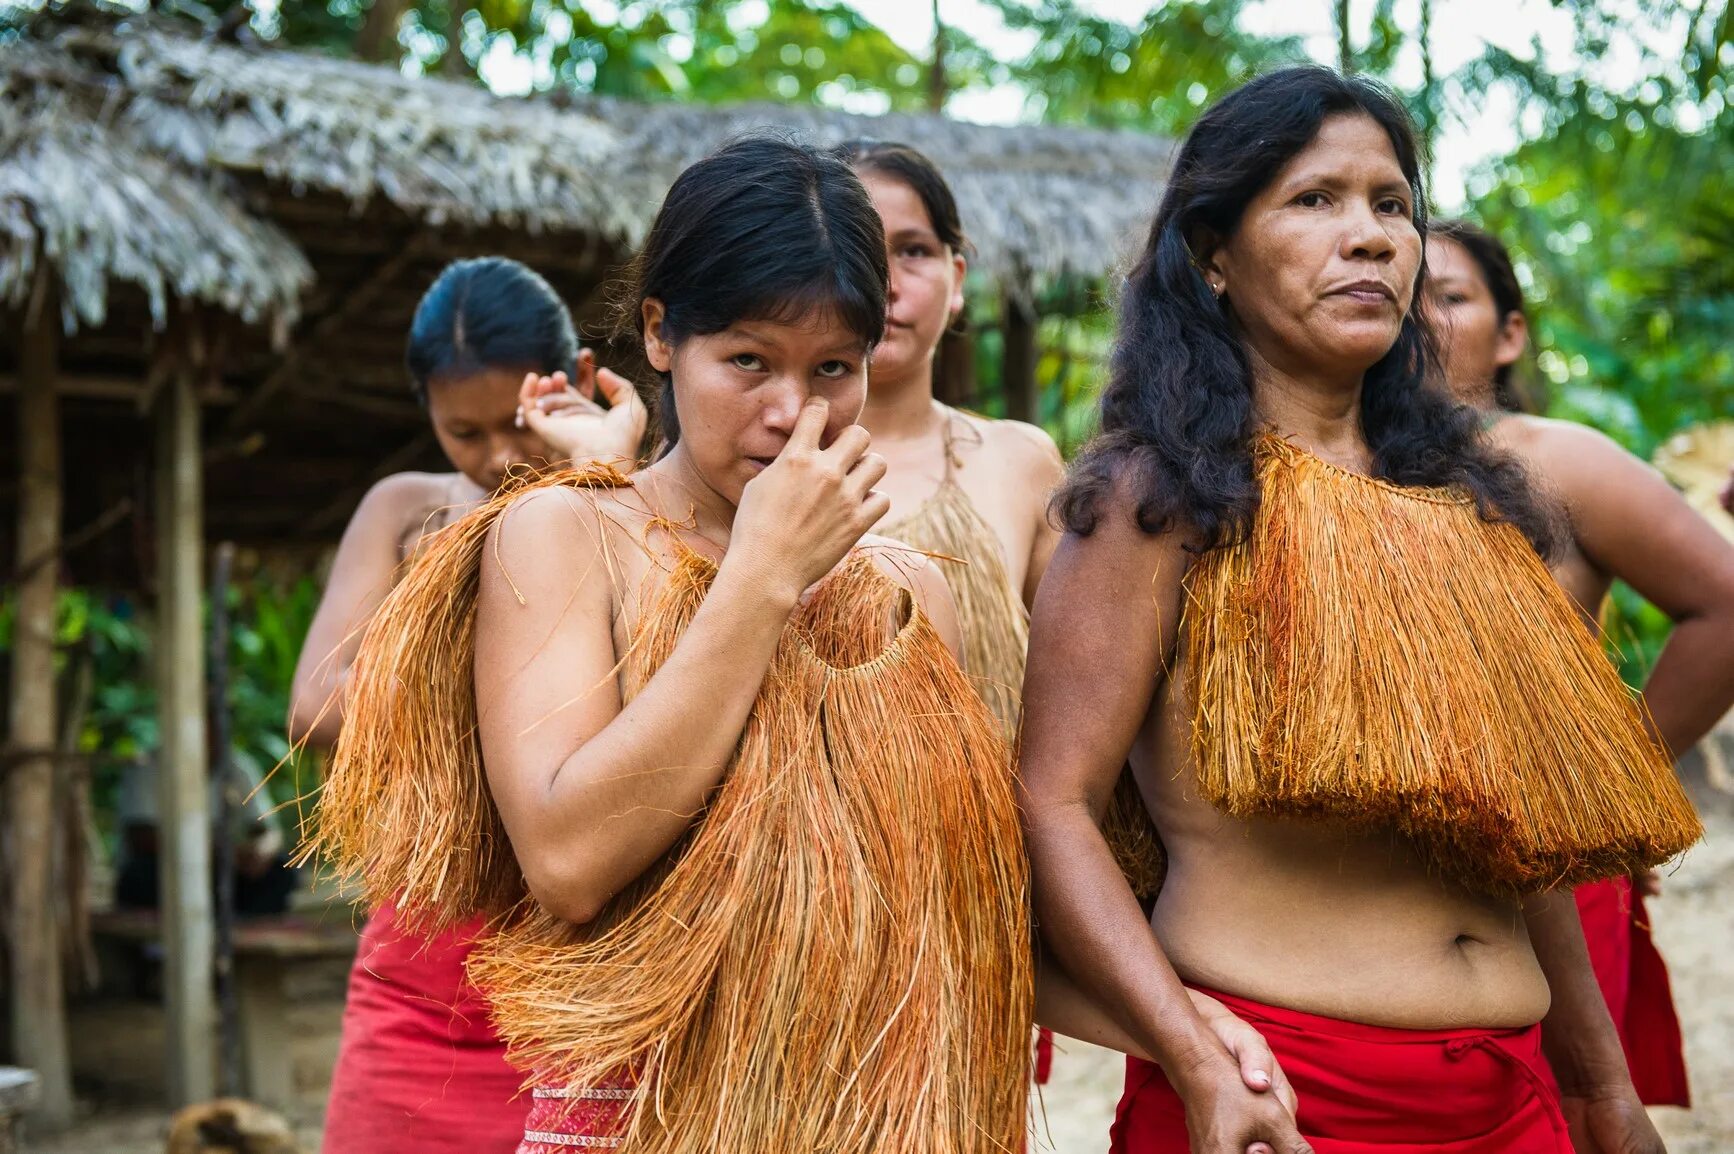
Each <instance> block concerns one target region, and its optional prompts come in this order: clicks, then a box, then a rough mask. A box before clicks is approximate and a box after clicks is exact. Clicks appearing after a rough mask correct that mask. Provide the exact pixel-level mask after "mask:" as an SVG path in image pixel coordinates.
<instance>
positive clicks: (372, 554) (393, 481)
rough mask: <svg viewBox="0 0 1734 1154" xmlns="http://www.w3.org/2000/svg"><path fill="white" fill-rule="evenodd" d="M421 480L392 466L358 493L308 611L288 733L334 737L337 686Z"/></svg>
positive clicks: (422, 501) (301, 737) (419, 501)
mask: <svg viewBox="0 0 1734 1154" xmlns="http://www.w3.org/2000/svg"><path fill="white" fill-rule="evenodd" d="M426 485H427V482H426V479H425V478H424V477H422V476H421V475H418V474H410V473H399V474H397V475H396V476H392V477H387V478H385V479H384V480H383V481H381V482H379V483H378V484H377V485H375V486H374V487H373V488H372V489H370V490H368V493H367V496H365V497H363V498H362V499H361V504H360V505H359V506H357V508H356V510H355V515H354V516H353V517H351V518H350V519H349V525H348V527H347V528H345V529H344V530H343V540H342V541H341V542H340V543H339V544H338V546H337V556H336V558H335V559H334V560H333V561H332V563H331V576H330V579H329V580H327V581H326V583H325V593H324V595H323V596H322V597H320V599H319V608H318V610H316V611H315V612H314V614H313V623H312V625H311V626H309V627H308V630H307V637H306V640H304V641H303V642H302V644H301V656H300V658H299V659H297V660H296V662H295V679H294V682H293V683H292V688H291V690H290V696H289V739H290V740H291V741H295V742H301V741H305V742H307V743H308V744H310V745H315V746H323V747H329V746H331V745H334V744H336V742H337V734H338V731H339V730H340V729H341V728H342V725H343V693H344V689H345V687H346V686H347V684H348V682H349V667H350V666H351V665H352V664H353V663H354V662H355V654H356V651H357V650H359V649H360V648H361V635H362V632H363V631H364V630H365V629H366V628H367V622H368V620H369V619H371V618H372V616H373V614H374V611H375V610H377V609H378V608H379V605H380V602H382V601H384V600H385V596H386V594H387V593H389V592H391V585H392V579H393V576H394V575H395V574H396V572H397V567H398V564H399V561H400V560H401V559H400V558H399V556H398V548H399V542H400V541H401V540H402V539H403V536H404V534H405V532H406V530H408V529H410V528H412V526H411V525H410V524H409V522H410V521H411V520H412V519H413V518H414V517H416V516H417V515H418V514H419V513H420V511H421V510H422V509H423V508H424V507H426V506H427V504H428V502H427V500H426Z"/></svg>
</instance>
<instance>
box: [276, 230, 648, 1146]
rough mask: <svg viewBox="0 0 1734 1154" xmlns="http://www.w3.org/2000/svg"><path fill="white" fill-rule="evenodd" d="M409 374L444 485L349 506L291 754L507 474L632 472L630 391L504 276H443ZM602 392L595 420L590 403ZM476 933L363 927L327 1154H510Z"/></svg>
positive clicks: (528, 292) (534, 291) (503, 1087)
mask: <svg viewBox="0 0 1734 1154" xmlns="http://www.w3.org/2000/svg"><path fill="white" fill-rule="evenodd" d="M405 360H406V362H407V365H408V368H409V375H410V383H411V386H412V388H413V389H414V390H415V394H416V397H417V399H418V400H420V401H421V402H422V404H423V405H424V406H425V407H426V408H427V411H428V420H429V422H430V423H431V424H432V426H433V430H434V435H435V437H436V438H437V439H438V441H439V444H440V448H441V449H442V450H443V451H444V453H445V455H446V459H447V460H448V461H450V462H451V464H452V467H453V471H452V472H449V473H397V474H394V475H392V476H390V477H387V478H385V479H384V480H382V481H380V482H379V483H378V484H377V485H375V486H374V487H373V488H372V489H371V490H370V491H369V492H368V494H367V496H366V497H364V498H363V499H362V502H361V505H360V507H359V508H357V509H356V511H355V515H354V517H352V518H351V520H350V522H349V526H348V528H346V529H345V530H344V533H343V540H342V543H341V544H340V545H339V546H338V550H337V556H336V558H335V560H334V561H333V562H332V566H331V575H330V578H329V580H328V582H327V584H326V588H325V595H324V597H323V598H321V600H320V602H319V610H318V612H317V613H316V614H315V616H314V619H313V624H312V626H311V628H310V629H309V630H308V634H307V639H306V641H305V642H304V643H303V646H302V650H301V659H300V661H299V663H298V664H297V666H296V669H295V685H294V693H293V696H292V707H291V712H290V717H289V728H290V734H291V737H292V738H293V739H294V740H295V741H298V742H300V741H308V742H311V743H313V744H314V745H318V746H327V747H328V746H331V745H333V744H335V743H336V742H337V740H338V736H339V734H340V733H341V731H342V726H343V716H344V705H345V703H344V694H345V692H346V690H347V687H348V684H349V681H350V675H351V669H352V667H353V665H354V662H355V656H356V652H357V650H358V649H359V648H360V645H361V635H362V632H363V630H364V629H365V628H366V625H367V623H368V621H369V620H371V618H372V617H373V614H374V613H375V612H376V611H377V610H378V608H379V605H380V604H381V602H383V601H384V599H385V597H386V595H387V594H388V593H389V592H390V590H391V588H392V586H393V584H394V583H395V581H396V580H397V578H398V577H399V576H400V575H401V573H402V570H403V566H404V563H405V562H406V561H407V560H408V559H409V558H410V557H411V556H413V555H414V554H415V553H416V552H417V551H418V549H420V548H422V547H423V543H424V542H425V540H426V539H427V538H428V537H429V535H430V534H433V533H436V532H437V531H439V530H440V529H442V528H444V527H445V526H447V525H450V524H452V523H453V522H454V521H456V520H457V519H459V518H460V517H462V516H463V515H464V514H465V513H466V512H468V511H469V510H471V509H473V508H475V507H476V506H477V505H478V504H480V503H481V502H482V501H484V500H485V499H486V498H487V497H488V496H489V495H491V494H492V493H493V492H495V491H496V490H497V489H498V488H499V487H500V486H501V484H503V483H504V482H505V480H506V479H507V477H508V475H509V474H510V473H512V472H513V471H514V470H517V469H520V468H529V469H536V468H547V467H550V466H553V465H559V464H564V463H566V462H571V461H576V462H586V461H590V460H605V461H619V462H621V463H622V464H628V463H630V462H631V461H632V460H633V459H634V458H636V456H637V454H638V452H639V443H640V441H641V440H642V438H643V435H644V428H645V424H646V418H647V414H646V410H645V407H644V404H643V402H641V401H640V400H639V399H638V397H637V394H636V393H634V392H633V390H632V387H631V386H630V385H629V384H627V383H626V381H624V380H623V379H622V378H620V377H619V376H617V375H615V374H613V373H610V372H608V371H607V370H602V371H600V372H598V371H597V370H596V368H595V364H594V361H593V359H592V357H591V355H590V353H589V351H588V350H580V349H579V348H578V340H577V335H576V333H575V332H574V330H573V327H572V319H571V317H570V316H569V315H568V313H567V311H566V306H565V305H563V304H562V303H561V302H560V299H559V298H558V297H557V296H556V295H555V294H554V290H553V289H552V288H550V287H549V286H548V283H547V282H546V281H544V280H543V279H542V278H541V277H539V276H537V275H536V274H535V273H534V272H532V271H531V270H530V269H528V268H526V267H525V266H523V265H521V264H519V263H517V262H516V261H511V260H505V259H502V258H499V257H486V258H482V259H477V260H463V261H458V262H456V263H454V264H451V265H449V266H447V268H446V269H445V270H444V271H443V272H442V273H441V274H440V276H439V278H438V279H437V280H435V281H434V283H433V285H432V287H431V288H429V289H428V291H427V294H426V295H425V296H423V298H422V300H421V302H420V304H419V305H418V306H417V308H416V313H415V318H414V320H413V321H412V323H411V326H410V335H409V341H408V351H407V354H406V357H405ZM569 375H570V377H571V378H572V379H575V380H576V382H577V384H576V386H575V387H571V388H568V387H567V384H566V381H567V379H568V377H569ZM598 388H600V390H601V391H602V393H603V394H604V396H605V397H606V399H607V400H608V402H609V405H610V407H609V408H608V409H607V410H606V411H604V410H603V409H601V408H600V406H598V405H596V403H595V401H594V400H593V397H594V394H595V392H596V391H597V389H598ZM479 928H480V924H479V923H473V924H470V925H466V926H463V927H459V928H457V929H454V930H453V931H451V932H449V933H446V934H443V935H440V936H439V937H436V938H431V939H429V938H424V937H422V936H419V935H416V934H413V933H408V932H405V931H404V930H403V928H402V927H400V926H399V925H398V924H397V920H396V917H395V914H394V911H393V909H392V908H391V907H390V906H389V905H387V906H386V907H384V908H382V909H380V910H378V911H376V912H375V913H374V914H373V916H372V917H371V918H369V919H368V922H367V926H366V928H365V929H364V930H363V932H362V936H361V944H360V947H359V949H358V950H357V952H356V960H355V966H354V968H353V970H352V971H351V973H350V979H349V993H348V998H347V1001H346V1003H345V1005H344V1018H343V1039H342V1043H341V1046H340V1048H339V1050H338V1057H337V1066H336V1069H335V1071H334V1072H333V1075H332V1087H331V1096H330V1100H329V1103H328V1105H327V1109H326V1124H325V1137H324V1146H323V1150H324V1154H397V1152H399V1151H401V1152H404V1154H409V1152H411V1151H413V1152H414V1154H438V1152H441V1151H451V1152H452V1154H459V1152H462V1154H488V1152H490V1151H509V1150H512V1149H514V1148H515V1147H516V1145H517V1143H518V1140H519V1138H521V1137H522V1135H523V1129H524V1115H525V1113H526V1111H527V1110H528V1104H527V1103H525V1102H524V1101H522V1100H521V1099H519V1098H518V1097H517V1090H518V1083H519V1081H520V1080H521V1079H520V1075H518V1074H517V1073H516V1072H514V1071H513V1070H512V1068H511V1067H510V1066H508V1065H506V1061H505V1044H504V1043H503V1042H501V1041H500V1040H499V1038H498V1037H497V1036H496V1035H495V1034H494V1032H493V1030H492V1029H491V1028H490V1027H489V1025H488V1020H487V1012H486V1007H485V1005H484V1004H483V1002H482V1000H481V998H480V996H479V995H478V994H477V993H476V991H475V990H474V989H473V988H472V987H470V986H469V985H468V983H467V982H466V981H465V979H464V970H463V967H464V962H465V960H466V959H467V957H468V955H469V951H470V948H471V945H472V942H473V940H474V937H475V934H476V932H477V931H478V930H479Z"/></svg>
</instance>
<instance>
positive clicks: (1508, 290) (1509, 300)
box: [1427, 220, 1537, 413]
mask: <svg viewBox="0 0 1734 1154" xmlns="http://www.w3.org/2000/svg"><path fill="white" fill-rule="evenodd" d="M1427 235H1428V236H1430V237H1438V238H1439V239H1441V240H1448V241H1450V242H1451V243H1452V244H1455V245H1457V246H1458V247H1460V248H1461V249H1462V250H1463V251H1464V252H1466V253H1468V254H1469V259H1470V260H1472V261H1474V262H1475V267H1476V268H1477V269H1478V270H1479V271H1480V273H1481V282H1482V283H1483V284H1485V285H1486V286H1487V292H1488V295H1490V296H1492V297H1493V307H1494V308H1496V309H1498V310H1499V323H1500V324H1504V323H1505V318H1506V317H1508V316H1510V315H1511V314H1512V313H1519V314H1522V315H1528V310H1527V309H1526V308H1524V304H1523V285H1522V284H1521V283H1520V282H1519V281H1518V279H1517V269H1516V268H1515V267H1513V265H1512V263H1511V253H1510V251H1509V250H1507V249H1506V247H1505V244H1504V242H1503V241H1501V240H1500V239H1499V238H1498V237H1496V236H1494V235H1493V234H1492V233H1490V232H1488V231H1487V230H1486V229H1484V228H1482V227H1481V226H1480V225H1478V224H1471V223H1470V222H1469V221H1467V220H1434V221H1429V222H1428V224H1427ZM1516 367H1517V366H1516V365H1515V364H1511V365H1500V366H1499V369H1498V371H1496V372H1495V373H1494V374H1493V399H1494V402H1495V403H1496V404H1498V405H1499V407H1500V408H1502V409H1507V410H1509V411H1511V412H1514V413H1530V412H1534V411H1535V410H1536V408H1537V406H1536V405H1535V403H1534V400H1533V399H1532V398H1531V397H1530V395H1529V392H1528V390H1526V389H1524V388H1523V386H1522V385H1520V384H1519V383H1518V382H1517V380H1516V379H1515V376H1514V374H1513V373H1512V370H1513V369H1514V368H1516Z"/></svg>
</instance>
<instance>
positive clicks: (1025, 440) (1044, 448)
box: [992, 421, 1066, 607]
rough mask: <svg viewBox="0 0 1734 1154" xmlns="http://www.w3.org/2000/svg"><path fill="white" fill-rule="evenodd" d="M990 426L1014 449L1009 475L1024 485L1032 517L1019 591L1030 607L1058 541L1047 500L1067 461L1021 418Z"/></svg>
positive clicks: (1043, 433)
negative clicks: (1027, 550) (1028, 551)
mask: <svg viewBox="0 0 1734 1154" xmlns="http://www.w3.org/2000/svg"><path fill="white" fill-rule="evenodd" d="M992 427H993V428H994V429H995V430H997V431H998V435H999V436H1000V437H1001V438H1002V439H1003V441H1004V442H1005V444H1006V445H1007V447H1008V448H1010V449H1012V450H1014V451H1013V452H1011V453H1008V456H1009V457H1010V459H1011V460H1012V461H1013V462H1014V467H1013V468H1012V469H1011V470H1010V471H1009V472H1010V476H1011V477H1012V478H1013V479H1015V480H1016V481H1017V482H1018V483H1020V484H1022V485H1023V486H1024V488H1025V499H1026V501H1027V504H1028V507H1029V510H1030V517H1031V519H1032V521H1033V525H1032V529H1031V535H1030V554H1029V558H1028V560H1027V561H1026V562H1025V565H1024V586H1023V589H1022V591H1021V592H1022V593H1023V599H1024V604H1025V605H1028V606H1032V607H1033V606H1034V605H1035V603H1036V590H1037V589H1038V588H1040V587H1041V583H1042V574H1044V573H1046V572H1047V571H1048V564H1049V562H1051V561H1052V560H1053V559H1054V550H1055V549H1056V548H1057V547H1058V546H1059V544H1060V531H1059V529H1058V528H1056V527H1055V525H1054V523H1053V521H1052V520H1050V519H1049V517H1048V501H1049V499H1050V498H1052V497H1053V495H1054V490H1055V489H1056V488H1057V487H1058V486H1059V484H1060V482H1061V481H1063V480H1065V479H1066V464H1065V462H1064V461H1062V460H1061V459H1060V450H1059V447H1058V446H1056V445H1055V444H1054V439H1053V438H1052V437H1050V436H1048V434H1047V432H1046V431H1045V430H1043V429H1040V428H1037V427H1036V426H1035V425H1026V424H1024V423H1023V422H1021V421H997V422H995V423H994V425H993V426H992Z"/></svg>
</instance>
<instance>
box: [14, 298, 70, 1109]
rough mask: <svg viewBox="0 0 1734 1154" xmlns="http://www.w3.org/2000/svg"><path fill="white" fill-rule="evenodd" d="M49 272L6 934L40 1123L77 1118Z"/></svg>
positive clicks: (25, 414) (21, 640)
mask: <svg viewBox="0 0 1734 1154" xmlns="http://www.w3.org/2000/svg"><path fill="white" fill-rule="evenodd" d="M51 275H52V274H50V273H47V272H46V270H45V271H44V273H43V276H42V279H41V280H39V281H38V282H37V288H36V291H35V292H34V293H33V294H32V297H33V299H32V300H31V302H30V308H29V313H28V315H27V318H26V320H25V323H24V339H23V347H22V348H21V349H20V357H19V373H18V376H19V383H18V384H19V387H18V569H19V573H20V581H19V585H18V616H17V623H16V625H15V627H14V631H13V639H12V701H11V718H10V721H11V734H12V746H13V752H14V753H15V755H16V756H15V758H13V759H8V760H10V761H11V764H10V765H3V764H0V778H3V779H4V782H5V793H4V797H5V802H6V811H5V817H6V825H7V829H6V844H7V849H8V851H9V859H8V861H7V867H8V869H7V875H8V878H9V880H10V891H11V892H10V893H9V894H8V895H7V902H6V908H7V914H8V917H7V923H8V924H7V926H6V941H7V943H8V945H9V947H10V951H11V957H10V962H11V965H10V967H9V969H10V975H9V977H10V981H9V983H8V985H9V988H10V990H11V1020H12V1052H13V1054H14V1055H16V1059H15V1060H16V1061H18V1062H21V1063H23V1064H24V1065H25V1066H27V1067H29V1068H30V1069H32V1070H34V1071H35V1072H36V1074H37V1076H38V1077H39V1078H40V1086H41V1093H40V1097H39V1098H38V1103H39V1104H38V1106H37V1107H36V1115H35V1121H36V1124H37V1125H39V1126H40V1127H42V1128H43V1129H47V1130H54V1129H61V1128H64V1127H66V1126H69V1125H71V1124H72V1067H71V1063H70V1059H69V1057H68V1054H67V1042H66V1000H65V991H64V989H63V981H62V970H61V958H60V935H59V929H58V925H57V922H56V918H55V900H54V841H55V830H56V829H57V828H58V827H59V823H58V822H57V821H56V820H55V805H54V795H55V790H54V777H55V772H54V771H55V760H56V759H55V748H56V742H57V739H58V738H59V734H58V733H56V732H55V728H56V711H55V701H54V698H55V675H54V602H55V592H56V588H55V585H56V581H57V578H58V577H59V557H58V554H59V549H60V506H61V491H60V409H59V405H58V402H57V401H56V400H55V395H54V377H55V372H56V368H57V365H58V362H59V359H60V307H59V305H58V304H57V303H56V302H55V300H54V292H53V291H52V286H51V283H50V281H49V279H48V278H49V276H51Z"/></svg>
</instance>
